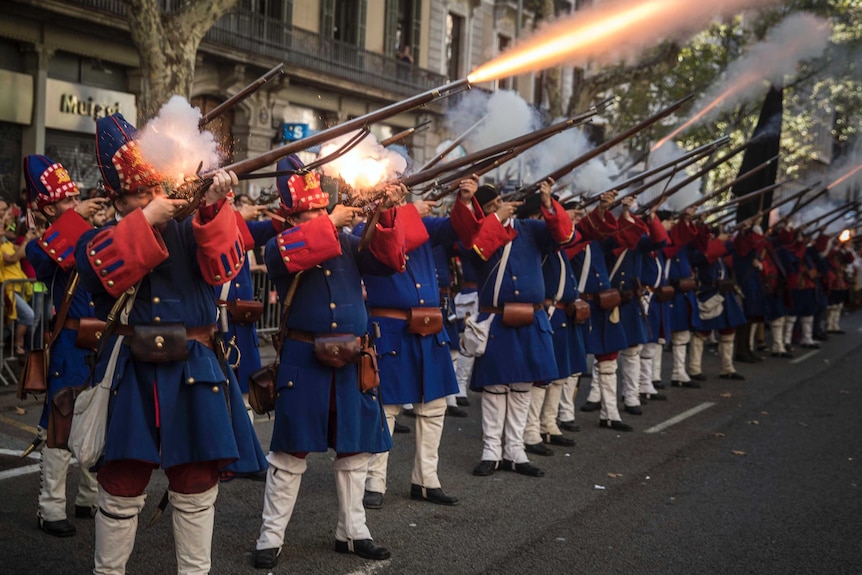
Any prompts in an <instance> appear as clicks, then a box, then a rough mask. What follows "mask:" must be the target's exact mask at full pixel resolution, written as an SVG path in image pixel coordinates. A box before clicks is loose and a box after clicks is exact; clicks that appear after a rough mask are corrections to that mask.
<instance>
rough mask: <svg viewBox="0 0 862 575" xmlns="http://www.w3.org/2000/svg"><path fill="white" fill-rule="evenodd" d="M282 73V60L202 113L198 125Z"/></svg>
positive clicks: (201, 126) (235, 103)
mask: <svg viewBox="0 0 862 575" xmlns="http://www.w3.org/2000/svg"><path fill="white" fill-rule="evenodd" d="M283 73H284V62H282V63H280V64H278V65H277V66H274V67H273V68H272V69H270V70H269V71H268V72H267V73H266V74H264V75H263V76H261V77H260V78H258V79H257V80H255V81H254V82H252V83H251V84H249V85H248V86H246V87H245V88H243V89H242V90H240V91H239V92H237V93H236V94H234V95H233V96H231V97H230V98H228V99H227V100H225V101H224V102H222V103H221V104H219V105H218V106H216V107H215V108H213V109H212V110H210V111H209V112H208V113H206V114H204V116H203V117H202V118H201V119H200V122H198V127H199V128H203V127H204V126H206V125H207V124H209V123H210V122H212V121H213V120H215V119H216V118H217V117H219V116H221V115H222V114H224V113H225V112H227V111H228V110H230V109H231V108H233V107H234V106H236V105H237V104H239V103H240V102H242V101H243V100H245V99H246V98H248V97H249V96H250V95H251V94H252V93H254V92H256V91H257V89H258V88H260V87H261V86H263V85H264V84H266V83H267V82H269V81H270V80H272V79H273V78H275V77H276V76H280V75H281V74H283Z"/></svg>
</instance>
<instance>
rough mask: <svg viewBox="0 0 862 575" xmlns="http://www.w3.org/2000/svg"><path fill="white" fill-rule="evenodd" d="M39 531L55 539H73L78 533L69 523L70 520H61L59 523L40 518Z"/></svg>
mask: <svg viewBox="0 0 862 575" xmlns="http://www.w3.org/2000/svg"><path fill="white" fill-rule="evenodd" d="M39 529H41V530H42V531H44V532H45V533H47V534H48V535H53V536H54V537H72V536H73V535H75V533H77V530H76V529H75V526H74V525H72V524H71V523H69V520H68V519H60V520H57V521H45V520H44V519H42V518H41V517H40V518H39Z"/></svg>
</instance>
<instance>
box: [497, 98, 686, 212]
mask: <svg viewBox="0 0 862 575" xmlns="http://www.w3.org/2000/svg"><path fill="white" fill-rule="evenodd" d="M693 97H694V95H693V94H689V95H688V96H686V97H684V98H680V99H679V100H677V101H676V102H674V103H673V104H671V105H670V106H668V107H667V108H665V109H664V110H661V111H660V112H658V113H656V114H654V115H652V116H650V117H649V118H647V119H646V120H644V121H642V122H640V123H638V124H636V125H635V126H633V127H631V128H629V129H628V130H626V131H625V132H623V133H621V134H619V135H618V136H615V137H613V138H611V139H610V140H608V141H606V142H604V143H603V144H599V145H598V146H596V147H595V148H593V149H592V150H590V151H589V152H587V153H585V154H581V155H580V156H578V157H577V158H575V159H574V160H572V161H571V162H569V163H567V164H565V165H563V166H561V167H559V168H557V169H556V170H554V171H552V172H551V173H549V174H547V175H546V176H545V177H543V178H540V179H539V180H536V181H535V182H533V183H532V184H529V185H527V186H524V187H522V188H520V189H519V190H517V191H516V192H515V193H514V194H513V196H515V197H518V198H521V197H526V196H528V195H530V194H532V193H535V192H536V191H537V190H538V189H539V186H541V185H542V182H544V181H545V180H548V179H553V180H554V181H555V182H556V181H558V180H559V179H560V178H562V177H563V176H565V175H566V174H568V173H569V172H571V171H573V170H575V169H576V168H577V167H579V166H581V165H583V164H585V163H587V162H589V161H590V160H592V159H593V158H595V157H596V156H598V155H600V154H603V153H604V152H606V151H608V150H610V149H611V148H613V147H614V146H616V145H617V144H619V143H620V142H623V141H625V140H627V139H629V138H631V137H632V136H634V135H635V134H637V133H638V132H642V131H644V130H645V129H647V128H648V127H650V126H652V125H653V124H655V123H656V122H658V121H659V120H661V119H663V118H666V117H667V116H670V115H671V114H673V113H674V112H676V111H677V110H679V109H680V108H682V107H683V106H684V105H685V104H686V103H687V102H688V101H689V100H691V99H692V98H693Z"/></svg>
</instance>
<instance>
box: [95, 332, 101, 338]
mask: <svg viewBox="0 0 862 575" xmlns="http://www.w3.org/2000/svg"><path fill="white" fill-rule="evenodd" d="M96 339H102V332H100V331H97V332H96Z"/></svg>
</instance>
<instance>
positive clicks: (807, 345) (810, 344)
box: [799, 342, 820, 349]
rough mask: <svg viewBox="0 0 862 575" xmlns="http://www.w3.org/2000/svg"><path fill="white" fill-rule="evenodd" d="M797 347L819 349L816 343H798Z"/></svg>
mask: <svg viewBox="0 0 862 575" xmlns="http://www.w3.org/2000/svg"><path fill="white" fill-rule="evenodd" d="M799 347H802V348H805V349H820V344H819V343H816V342H815V343H800V344H799Z"/></svg>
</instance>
